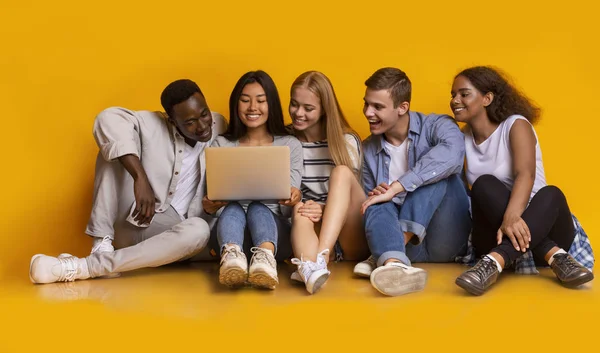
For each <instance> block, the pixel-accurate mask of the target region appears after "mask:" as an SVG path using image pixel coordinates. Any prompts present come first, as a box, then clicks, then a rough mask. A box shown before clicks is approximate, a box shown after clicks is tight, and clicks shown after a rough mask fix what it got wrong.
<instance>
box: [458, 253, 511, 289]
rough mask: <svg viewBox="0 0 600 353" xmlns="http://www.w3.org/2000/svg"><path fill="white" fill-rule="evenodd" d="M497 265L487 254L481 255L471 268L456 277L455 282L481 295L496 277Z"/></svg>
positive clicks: (494, 281)
mask: <svg viewBox="0 0 600 353" xmlns="http://www.w3.org/2000/svg"><path fill="white" fill-rule="evenodd" d="M499 274H500V272H499V271H498V266H496V262H495V261H494V260H492V259H490V258H489V257H487V256H483V257H482V259H481V260H479V262H478V263H477V264H476V265H475V266H473V267H472V268H470V269H468V270H467V271H465V272H464V273H463V274H462V275H460V276H458V277H457V278H456V284H457V285H458V286H459V287H461V288H462V289H464V290H466V291H467V292H469V293H471V294H473V295H482V294H483V293H485V292H486V291H487V290H488V288H489V287H490V286H491V285H492V284H494V283H496V280H497V279H498V275H499Z"/></svg>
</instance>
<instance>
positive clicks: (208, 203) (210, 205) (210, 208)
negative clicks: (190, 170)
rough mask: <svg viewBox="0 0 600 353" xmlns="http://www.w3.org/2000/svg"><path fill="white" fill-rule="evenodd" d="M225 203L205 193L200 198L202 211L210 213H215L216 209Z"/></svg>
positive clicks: (225, 203)
mask: <svg viewBox="0 0 600 353" xmlns="http://www.w3.org/2000/svg"><path fill="white" fill-rule="evenodd" d="M225 205H227V202H226V201H213V200H211V199H209V198H208V196H206V195H204V197H203V198H202V208H204V212H206V213H208V214H211V215H212V214H215V213H217V211H218V210H219V209H220V208H221V207H223V206H225Z"/></svg>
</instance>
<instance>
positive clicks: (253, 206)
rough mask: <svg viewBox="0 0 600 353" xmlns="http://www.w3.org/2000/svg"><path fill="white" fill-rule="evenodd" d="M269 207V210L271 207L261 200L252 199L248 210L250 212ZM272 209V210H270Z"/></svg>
mask: <svg viewBox="0 0 600 353" xmlns="http://www.w3.org/2000/svg"><path fill="white" fill-rule="evenodd" d="M265 208H266V209H267V210H269V207H267V206H266V205H265V204H264V203H262V202H260V201H252V202H250V204H249V205H248V212H250V210H253V211H255V210H261V209H265ZM269 211H270V210H269Z"/></svg>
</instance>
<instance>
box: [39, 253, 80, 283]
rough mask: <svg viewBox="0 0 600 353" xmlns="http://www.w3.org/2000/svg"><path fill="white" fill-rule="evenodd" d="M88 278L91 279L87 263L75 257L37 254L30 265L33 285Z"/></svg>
mask: <svg viewBox="0 0 600 353" xmlns="http://www.w3.org/2000/svg"><path fill="white" fill-rule="evenodd" d="M67 255H68V254H67ZM87 278H90V273H89V271H88V267H87V262H86V261H85V259H79V258H77V257H75V256H63V257H52V256H46V255H42V254H37V255H34V256H33V257H32V258H31V262H30V263H29V279H30V280H31V282H33V283H54V282H72V281H75V280H77V279H87Z"/></svg>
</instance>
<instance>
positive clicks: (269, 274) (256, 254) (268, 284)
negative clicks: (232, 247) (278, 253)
mask: <svg viewBox="0 0 600 353" xmlns="http://www.w3.org/2000/svg"><path fill="white" fill-rule="evenodd" d="M250 251H252V254H253V255H252V259H250V271H249V275H248V282H250V284H251V285H253V286H255V287H259V288H267V289H275V287H276V286H277V285H278V284H279V278H278V277H277V261H275V256H274V255H273V252H272V251H271V250H269V249H263V248H258V247H253V248H252V249H250Z"/></svg>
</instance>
